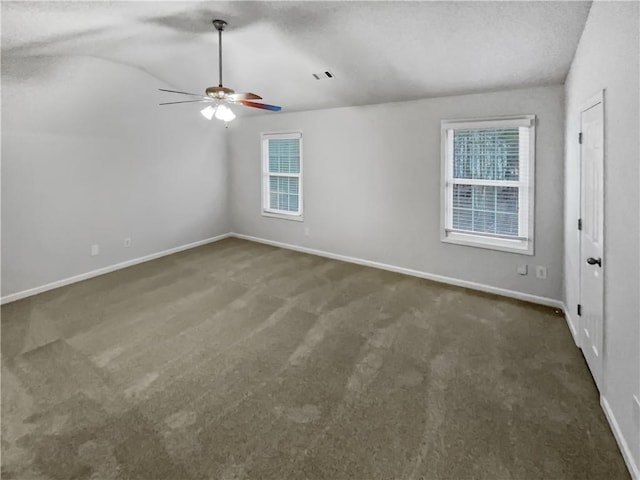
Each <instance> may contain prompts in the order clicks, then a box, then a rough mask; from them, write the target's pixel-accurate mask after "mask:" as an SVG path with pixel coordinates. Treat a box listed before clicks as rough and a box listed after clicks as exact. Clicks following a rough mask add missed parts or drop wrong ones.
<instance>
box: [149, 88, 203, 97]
mask: <svg viewBox="0 0 640 480" xmlns="http://www.w3.org/2000/svg"><path fill="white" fill-rule="evenodd" d="M158 90H160V91H161V92H169V93H179V94H181V95H192V96H194V97H204V95H202V94H201V93H189V92H179V91H177V90H167V89H165V88H159V89H158Z"/></svg>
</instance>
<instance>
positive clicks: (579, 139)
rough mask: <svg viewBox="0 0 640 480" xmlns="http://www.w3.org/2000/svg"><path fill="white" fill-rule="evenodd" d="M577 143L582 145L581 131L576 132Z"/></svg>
mask: <svg viewBox="0 0 640 480" xmlns="http://www.w3.org/2000/svg"><path fill="white" fill-rule="evenodd" d="M578 143H579V144H581V145H582V132H580V133H578Z"/></svg>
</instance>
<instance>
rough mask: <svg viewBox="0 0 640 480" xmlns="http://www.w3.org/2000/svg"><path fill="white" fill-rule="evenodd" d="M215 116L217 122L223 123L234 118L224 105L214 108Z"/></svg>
mask: <svg viewBox="0 0 640 480" xmlns="http://www.w3.org/2000/svg"><path fill="white" fill-rule="evenodd" d="M215 116H216V118H217V119H218V120H222V121H224V122H230V121H231V120H233V119H234V118H236V116H235V114H234V113H233V112H232V111H231V109H230V108H229V107H227V106H226V105H218V108H216V112H215Z"/></svg>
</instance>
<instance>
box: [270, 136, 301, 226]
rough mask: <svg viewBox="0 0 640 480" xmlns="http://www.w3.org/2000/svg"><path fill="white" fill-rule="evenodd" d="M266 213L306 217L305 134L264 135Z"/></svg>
mask: <svg viewBox="0 0 640 480" xmlns="http://www.w3.org/2000/svg"><path fill="white" fill-rule="evenodd" d="M262 137H263V138H262V150H263V152H262V155H263V212H267V213H272V214H277V215H290V216H300V215H302V152H301V150H302V135H301V134H300V133H291V134H287V133H283V134H263V136H262Z"/></svg>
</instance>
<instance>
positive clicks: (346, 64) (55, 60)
mask: <svg viewBox="0 0 640 480" xmlns="http://www.w3.org/2000/svg"><path fill="white" fill-rule="evenodd" d="M589 8H590V2H581V1H568V2H538V1H532V2H482V1H478V2H458V1H449V2H429V1H425V2H397V1H393V2H346V1H343V2H312V1H304V2H280V1H276V2H241V1H233V2H175V3H174V2H102V1H101V2H43V3H38V2H15V3H13V2H3V3H2V76H3V81H12V82H20V81H22V80H26V79H29V80H33V79H40V80H41V81H42V82H46V81H47V78H48V76H49V75H50V74H51V72H52V71H54V70H55V69H56V66H57V65H58V64H59V62H60V61H61V60H63V59H65V58H72V57H73V58H78V57H93V58H98V59H101V60H104V61H107V62H113V63H117V64H120V65H125V66H127V67H128V68H134V69H138V70H142V71H143V72H146V74H148V75H150V76H152V77H154V78H155V80H157V84H158V85H157V86H158V87H159V88H167V87H173V88H175V89H178V90H183V91H190V92H191V91H195V92H198V93H199V92H204V89H205V88H206V87H208V86H211V85H216V84H217V83H218V72H217V33H216V31H215V29H214V28H213V25H212V23H211V21H212V20H213V19H214V18H222V19H224V20H227V21H228V22H229V25H228V27H227V30H226V31H225V33H224V37H223V61H224V78H223V80H224V84H225V85H227V86H229V87H231V88H234V89H235V90H236V91H239V92H243V91H250V92H255V93H258V94H260V95H262V96H263V97H264V99H265V101H266V102H268V103H274V104H278V105H282V106H283V108H284V109H285V111H300V110H311V109H318V108H327V107H338V106H351V105H364V104H374V103H383V102H393V101H402V100H412V99H418V98H428V97H434V96H443V95H456V94H464V93H472V92H483V91H493V90H500V89H510V88H519V87H527V86H534V85H549V84H559V83H562V82H563V81H564V79H565V76H566V74H567V72H568V69H569V65H570V62H571V59H572V57H573V54H574V52H575V49H576V45H577V43H578V40H579V38H580V35H581V33H582V29H583V27H584V23H585V21H586V17H587V14H588V11H589ZM324 71H330V72H331V73H332V74H333V75H334V78H332V79H329V78H326V77H324V78H322V77H321V78H322V79H321V80H316V79H315V78H314V77H313V75H312V74H313V73H322V72H324ZM99 87H100V86H99V85H96V93H99ZM164 98H166V99H168V101H171V100H174V99H175V98H174V97H172V96H171V94H166V97H164ZM176 100H177V99H176ZM255 113H261V112H260V111H256V112H255Z"/></svg>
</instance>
